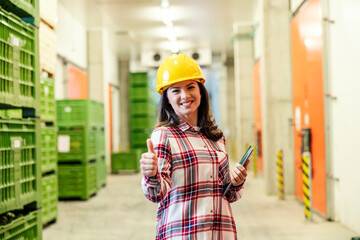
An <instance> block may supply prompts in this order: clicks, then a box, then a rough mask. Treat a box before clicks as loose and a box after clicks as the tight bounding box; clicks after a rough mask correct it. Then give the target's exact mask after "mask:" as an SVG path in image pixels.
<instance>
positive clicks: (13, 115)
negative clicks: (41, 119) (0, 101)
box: [0, 109, 23, 119]
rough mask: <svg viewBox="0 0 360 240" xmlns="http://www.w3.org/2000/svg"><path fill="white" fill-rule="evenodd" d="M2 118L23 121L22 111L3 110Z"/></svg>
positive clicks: (1, 112)
mask: <svg viewBox="0 0 360 240" xmlns="http://www.w3.org/2000/svg"><path fill="white" fill-rule="evenodd" d="M0 117H1V118H4V119H22V117H23V112H22V109H1V110H0Z"/></svg>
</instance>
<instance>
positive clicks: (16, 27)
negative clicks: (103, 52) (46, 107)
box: [0, 0, 42, 239]
mask: <svg viewBox="0 0 360 240" xmlns="http://www.w3.org/2000/svg"><path fill="white" fill-rule="evenodd" d="M29 3H30V4H33V9H31V10H30V8H32V7H30V8H29V9H28V10H30V13H25V14H23V13H24V12H26V11H25V10H24V7H25V8H26V5H28V4H29ZM38 3H39V1H37V0H31V1H29V0H23V1H21V0H9V1H5V0H0V22H1V24H0V49H1V51H0V66H1V68H0V219H1V220H2V222H1V224H0V239H41V238H42V225H41V212H40V211H38V209H40V208H41V206H42V192H41V189H42V187H41V161H40V160H41V159H40V156H41V145H40V139H41V133H40V120H39V118H38V117H39V115H40V81H39V33H38V28H36V27H34V26H33V25H31V24H28V23H26V22H24V21H23V20H22V18H23V19H24V17H26V18H33V19H35V18H36V17H38ZM10 11H11V12H10Z"/></svg>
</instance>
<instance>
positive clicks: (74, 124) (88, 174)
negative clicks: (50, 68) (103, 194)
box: [56, 99, 106, 200]
mask: <svg viewBox="0 0 360 240" xmlns="http://www.w3.org/2000/svg"><path fill="white" fill-rule="evenodd" d="M56 105H57V126H58V176H59V198H60V199H76V198H77V199H83V200H87V199H88V198H89V197H91V196H92V195H94V194H95V193H96V192H97V190H98V189H99V187H100V186H101V185H104V184H105V183H106V166H103V165H102V164H104V165H105V157H104V156H105V155H104V152H105V151H104V150H105V147H104V146H103V145H105V139H104V120H103V116H104V114H103V110H104V108H103V104H100V103H97V102H95V101H93V100H90V99H82V100H58V101H57V102H56ZM99 162H100V163H99ZM98 168H100V169H99V170H98ZM104 170H105V173H104Z"/></svg>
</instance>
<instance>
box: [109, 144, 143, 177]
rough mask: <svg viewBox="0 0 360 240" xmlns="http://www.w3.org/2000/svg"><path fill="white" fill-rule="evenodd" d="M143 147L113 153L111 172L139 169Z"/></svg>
mask: <svg viewBox="0 0 360 240" xmlns="http://www.w3.org/2000/svg"><path fill="white" fill-rule="evenodd" d="M142 152H143V151H142V149H140V148H138V149H135V150H130V151H128V152H117V153H112V154H111V173H117V172H119V171H123V170H135V172H138V171H139V165H140V162H139V159H140V158H141V154H142Z"/></svg>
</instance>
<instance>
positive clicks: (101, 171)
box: [96, 155, 107, 189]
mask: <svg viewBox="0 0 360 240" xmlns="http://www.w3.org/2000/svg"><path fill="white" fill-rule="evenodd" d="M96 168H97V169H96V174H97V179H96V185H97V188H98V189H100V188H101V187H104V186H105V185H106V176H107V168H106V161H105V155H100V156H99V157H98V159H97V160H96Z"/></svg>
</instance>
